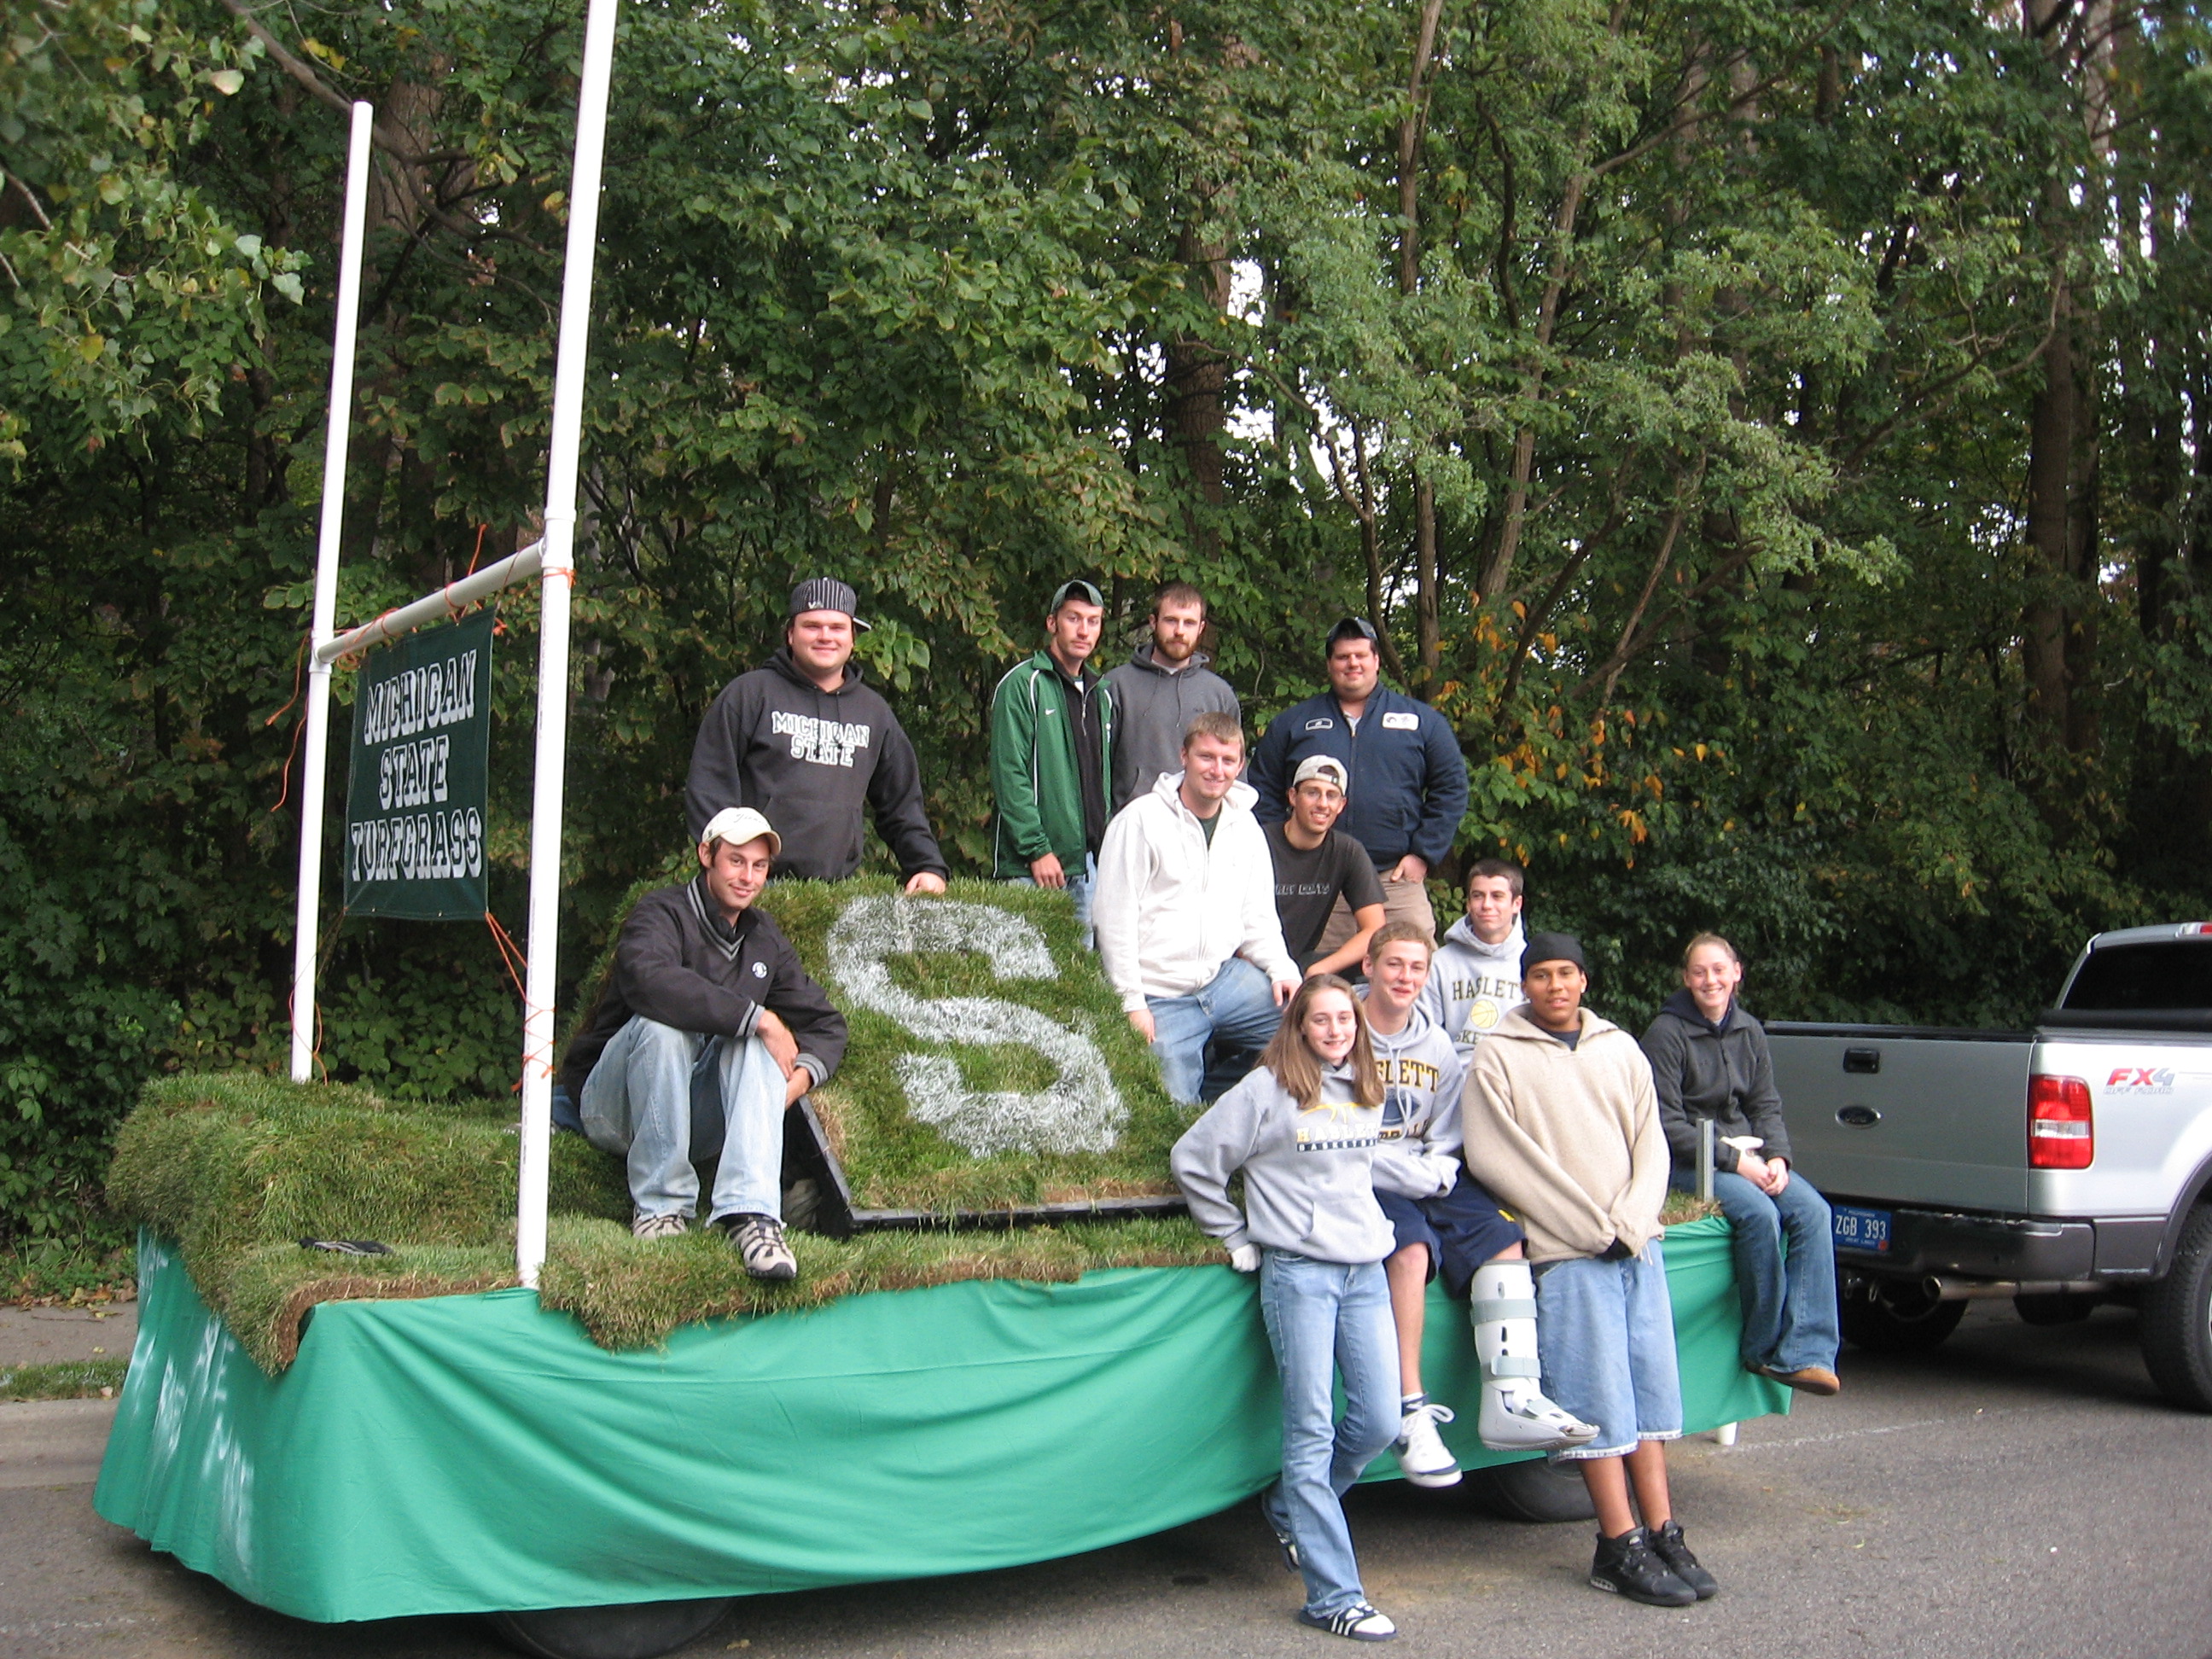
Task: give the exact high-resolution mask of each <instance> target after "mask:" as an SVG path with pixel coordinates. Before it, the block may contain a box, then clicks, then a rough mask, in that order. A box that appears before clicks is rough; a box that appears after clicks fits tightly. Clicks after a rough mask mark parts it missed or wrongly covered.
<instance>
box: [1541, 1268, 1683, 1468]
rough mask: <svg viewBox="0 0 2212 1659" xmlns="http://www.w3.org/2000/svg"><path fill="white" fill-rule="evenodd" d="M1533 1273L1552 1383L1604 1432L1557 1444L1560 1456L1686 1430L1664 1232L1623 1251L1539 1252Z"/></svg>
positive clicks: (1614, 1452) (1623, 1447)
mask: <svg viewBox="0 0 2212 1659" xmlns="http://www.w3.org/2000/svg"><path fill="white" fill-rule="evenodd" d="M1535 1274H1536V1357H1537V1360H1538V1363H1539V1364H1541V1366H1542V1367H1543V1371H1544V1392H1545V1393H1546V1394H1547V1395H1550V1396H1551V1398H1552V1400H1553V1403H1554V1404H1556V1405H1558V1406H1559V1407H1560V1408H1561V1409H1563V1410H1565V1411H1568V1412H1571V1413H1574V1415H1576V1416H1577V1417H1579V1418H1581V1419H1583V1422H1585V1423H1595V1424H1596V1425H1597V1438H1596V1439H1595V1440H1593V1441H1591V1442H1590V1443H1589V1444H1588V1445H1587V1446H1577V1447H1575V1448H1573V1449H1571V1450H1568V1451H1555V1452H1553V1454H1552V1458H1553V1462H1575V1461H1576V1460H1577V1459H1583V1458H1591V1457H1620V1456H1624V1455H1626V1454H1627V1453H1629V1452H1632V1451H1634V1450H1635V1449H1636V1447H1637V1443H1638V1442H1639V1441H1644V1440H1679V1439H1680V1438H1681V1436H1682V1381H1681V1377H1680V1374H1679V1373H1678V1372H1677V1371H1676V1370H1675V1366H1674V1304H1673V1303H1672V1302H1671V1301H1670V1300H1669V1299H1668V1295H1667V1262H1666V1259H1665V1257H1664V1256H1663V1255H1662V1254H1661V1252H1660V1249H1659V1241H1658V1240H1657V1239H1656V1238H1655V1239H1653V1240H1652V1241H1651V1242H1650V1243H1649V1244H1646V1245H1645V1246H1644V1251H1643V1254H1642V1255H1632V1256H1630V1257H1628V1258H1627V1259H1626V1261H1599V1260H1598V1259H1597V1258H1596V1257H1595V1256H1587V1255H1584V1256H1571V1257H1570V1258H1568V1259H1567V1260H1566V1261H1543V1262H1539V1263H1537V1264H1536V1267H1535Z"/></svg>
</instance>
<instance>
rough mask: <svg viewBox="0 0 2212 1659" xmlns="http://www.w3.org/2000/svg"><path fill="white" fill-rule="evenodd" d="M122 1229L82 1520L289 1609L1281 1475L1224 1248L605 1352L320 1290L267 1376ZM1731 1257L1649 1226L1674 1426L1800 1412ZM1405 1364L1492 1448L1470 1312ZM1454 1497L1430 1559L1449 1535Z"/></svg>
mask: <svg viewBox="0 0 2212 1659" xmlns="http://www.w3.org/2000/svg"><path fill="white" fill-rule="evenodd" d="M138 1240H139V1243H138V1274H139V1285H140V1292H139V1304H138V1305H139V1309H140V1312H139V1316H138V1342H137V1347H135V1348H134V1349H133V1350H132V1351H131V1372H130V1376H129V1377H128V1378H127V1379H126V1380H125V1383H124V1385H123V1398H122V1401H121V1402H120V1404H119V1406H118V1409H117V1412H116V1416H115V1427H114V1431H113V1432H112V1434H111V1435H110V1436H109V1437H108V1441H107V1455H106V1461H105V1462H103V1463H102V1464H101V1466H100V1485H99V1487H98V1488H97V1490H95V1492H94V1494H93V1506H94V1509H96V1510H98V1511H99V1512H100V1514H101V1515H102V1516H106V1518H107V1519H108V1520H110V1521H112V1522H115V1523H116V1524H117V1525H118V1526H122V1527H128V1528H131V1530H132V1531H134V1532H136V1533H137V1534H138V1535H139V1536H140V1537H142V1538H143V1539H145V1540H146V1541H148V1542H149V1543H150V1544H151V1545H153V1547H155V1549H157V1550H162V1551H166V1552H167V1553H169V1554H171V1555H173V1556H175V1557H176V1559H178V1560H179V1561H180V1562H182V1563H183V1564H184V1565H185V1566H188V1567H190V1568H191V1569H193V1570H194V1571H197V1572H204V1573H208V1574H210V1575H212V1576H213V1577H216V1578H218V1579H220V1580H222V1583H226V1584H228V1585H229V1586H230V1588H231V1589H234V1590H236V1591H237V1592H238V1593H239V1594H240V1595H243V1596H245V1597H246V1599H247V1600H248V1601H258V1602H259V1603H260V1604H261V1605H262V1606H263V1607H275V1608H276V1610H277V1611H279V1612H280V1613H290V1614H292V1615H293V1616H294V1617H295V1618H299V1619H314V1620H325V1621H332V1620H354V1619H392V1618H398V1617H401V1616H403V1615H414V1614H418V1613H484V1612H491V1611H495V1610H498V1609H501V1608H520V1607H580V1606H586V1605H600V1604H605V1603H609V1602H623V1601H674V1600H680V1599H682V1598H684V1597H686V1596H702V1595H759V1594H763V1593H764V1592H769V1591H776V1590H795V1589H811V1588H814V1587H816V1586H819V1585H824V1584H852V1583H864V1582H866V1581H867V1580H870V1579H891V1578H921V1577H933V1576H936V1575H939V1574H945V1573H964V1572H981V1571H989V1570H991V1569H994V1568H998V1567H1006V1566H1013V1565H1017V1564H1019V1563H1021V1562H1025V1561H1043V1560H1049V1559H1052V1558H1054V1557H1055V1556H1063V1555H1075V1554H1079V1553H1082V1552H1084V1551H1085V1550H1096V1549H1103V1548H1105V1547H1108V1546H1109V1545H1112V1544H1118V1543H1121V1542H1123V1541H1126V1540H1128V1539H1132V1538H1141V1537H1144V1536H1146V1534H1151V1533H1156V1532H1159V1531H1162V1530H1164V1529H1165V1528H1169V1527H1176V1526H1181V1525H1182V1523H1183V1522H1187V1521H1194V1520H1196V1519H1197V1518H1198V1517H1199V1516H1202V1515H1212V1513H1213V1512H1214V1511H1216V1510H1220V1509H1224V1508H1225V1507H1227V1506H1228V1505H1229V1504H1235V1503H1240V1502H1243V1501H1245V1500H1247V1499H1249V1498H1250V1497H1251V1496H1252V1494H1253V1493H1255V1492H1258V1491H1259V1490H1260V1488H1261V1487H1262V1486H1266V1485H1267V1482H1268V1481H1270V1480H1273V1478H1274V1476H1275V1473H1276V1471H1277V1469H1278V1468H1279V1467H1280V1465H1281V1459H1282V1446H1283V1417H1282V1395H1281V1392H1280V1388H1279V1384H1278V1383H1277V1382H1276V1380H1275V1363H1274V1359H1273V1357H1272V1356H1271V1354H1270V1353H1269V1352H1268V1348H1267V1333H1266V1331H1265V1330H1264V1329H1263V1328H1262V1327H1261V1318H1260V1306H1259V1287H1258V1285H1255V1283H1254V1282H1253V1281H1252V1280H1251V1279H1248V1278H1246V1277H1244V1276H1243V1274H1241V1273H1232V1272H1231V1271H1230V1269H1229V1267H1228V1265H1227V1264H1226V1263H1224V1264H1222V1265H1221V1266H1219V1267H1133V1268H1121V1269H1117V1270H1114V1271H1110V1272H1105V1273H1085V1275H1084V1276H1083V1277H1082V1278H1081V1279H1078V1280H1077V1281H1076V1282H1075V1283H1073V1284H1072V1285H1037V1284H1028V1283H1023V1282H1020V1281H1018V1280H1014V1279H975V1280H970V1281H969V1282H967V1283H964V1284H958V1285H939V1286H936V1287H934V1288H932V1289H927V1290H915V1291H878V1292H875V1293H872V1294H868V1295H861V1296H848V1297H843V1298H842V1300H839V1301H836V1302H833V1303H831V1304H829V1306H828V1307H826V1308H822V1309H817V1310H812V1311H810V1312H805V1313H780V1314H771V1315H767V1316H759V1317H754V1318H744V1317H738V1318H733V1319H718V1320H714V1321H711V1322H706V1323H702V1324H696V1325H687V1326H684V1328H682V1329H680V1330H678V1331H677V1332H676V1333H675V1334H673V1335H672V1336H671V1337H670V1338H669V1339H668V1341H667V1344H666V1346H663V1347H660V1348H647V1349H640V1350H637V1351H635V1352H628V1353H609V1352H606V1351H605V1350H604V1349H601V1348H595V1347H593V1346H592V1342H591V1340H590V1338H588V1337H586V1335H585V1334H584V1331H583V1328H582V1327H581V1326H580V1325H579V1324H577V1322H575V1321H574V1320H573V1319H571V1318H570V1317H568V1316H567V1315H566V1314H558V1313H550V1312H548V1311H546V1310H543V1309H541V1308H540V1307H539V1306H538V1297H537V1296H536V1294H535V1293H534V1292H532V1291H520V1290H507V1291H488V1292H486V1293H484V1294H482V1295H478V1296H441V1297H431V1298H428V1299H426V1300H423V1301H419V1302H366V1301H363V1302H325V1303H324V1304H322V1305H321V1306H320V1307H319V1308H317V1309H316V1310H315V1316H314V1318H313V1321H312V1322H310V1323H309V1324H308V1326H307V1334H306V1336H305V1338H304V1339H303V1340H301V1344H300V1357H299V1358H298V1359H296V1360H295V1361H294V1362H293V1364H292V1368H291V1369H290V1370H288V1371H286V1372H285V1373H284V1375H283V1376H281V1377H274V1378H272V1377H270V1376H267V1375H266V1374H264V1372H262V1371H261V1370H258V1368H257V1367H256V1366H255V1365H254V1364H253V1361H252V1359H250V1358H247V1357H246V1351H245V1350H244V1349H243V1348H241V1347H240V1346H239V1345H238V1343H237V1340H235V1339H234V1337H232V1335H231V1334H230V1333H229V1331H228V1329H226V1328H224V1327H223V1325H222V1322H221V1321H219V1320H218V1319H217V1318H216V1316H214V1315H213V1314H211V1313H210V1312H209V1311H208V1310H207V1307H206V1305H205V1304H204V1303H203V1302H202V1301H201V1300H200V1298H199V1295H198V1293H197V1291H196V1290H195V1289H194V1288H193V1285H192V1282H191V1277H190V1275H189V1274H188V1273H186V1272H185V1267H184V1264H183V1261H181V1259H180V1258H179V1255H178V1254H177V1249H176V1247H175V1246H174V1245H173V1244H172V1243H167V1242H166V1241H164V1240H162V1239H159V1238H157V1237H155V1236H154V1235H153V1234H151V1233H147V1232H141V1233H140V1234H139V1235H138ZM1729 1243H1730V1241H1729V1231H1728V1224H1727V1223H1725V1222H1724V1221H1722V1220H1721V1219H1720V1218H1718V1217H1715V1218H1712V1219H1711V1220H1707V1221H1697V1222H1692V1223H1691V1224H1690V1225H1687V1226H1683V1227H1670V1228H1668V1230H1667V1245H1666V1263H1667V1285H1668V1292H1669V1294H1670V1296H1671V1297H1672V1300H1673V1303H1674V1346H1675V1352H1676V1354H1677V1356H1678V1358H1679V1360H1680V1366H1681V1373H1682V1410H1683V1419H1684V1425H1685V1427H1686V1428H1687V1429H1688V1430H1689V1431H1691V1432H1692V1433H1695V1432H1696V1431H1699V1430H1701V1429H1711V1428H1714V1427H1717V1425H1720V1424H1723V1423H1733V1422H1737V1421H1740V1420H1741V1419H1747V1418H1753V1417H1758V1416H1760V1415H1762V1414H1764V1413H1767V1412H1786V1411H1787V1410H1789V1409H1790V1396H1789V1390H1788V1389H1784V1388H1783V1387H1782V1386H1781V1385H1780V1384H1778V1383H1771V1382H1769V1381H1768V1380H1767V1379H1766V1378H1765V1377H1761V1376H1753V1375H1752V1374H1751V1373H1750V1372H1749V1371H1747V1370H1744V1368H1743V1364H1742V1362H1741V1359H1739V1358H1737V1353H1736V1344H1737V1335H1738V1332H1739V1329H1740V1327H1739V1323H1738V1318H1737V1312H1736V1309H1737V1304H1738V1298H1737V1295H1736V1288H1735V1262H1734V1259H1733V1256H1732V1254H1731V1251H1730V1248H1729ZM278 1248H283V1249H289V1248H291V1247H289V1246H283V1247H278ZM659 1248H661V1249H678V1248H680V1242H679V1243H677V1244H670V1245H665V1246H661V1247H659ZM1421 1373H1422V1379H1423V1381H1424V1382H1425V1383H1427V1384H1428V1389H1429V1392H1430V1394H1431V1395H1432V1396H1433V1397H1434V1398H1436V1399H1437V1400H1439V1401H1443V1402H1444V1403H1446V1404H1448V1405H1449V1406H1450V1407H1452V1408H1453V1409H1454V1410H1455V1411H1456V1412H1457V1413H1459V1420H1458V1421H1457V1422H1456V1423H1455V1424H1453V1425H1450V1426H1449V1427H1447V1428H1446V1429H1445V1430H1444V1431H1443V1437H1444V1440H1445V1443H1447V1444H1449V1446H1450V1447H1451V1449H1452V1451H1453V1453H1454V1454H1455V1455H1456V1456H1457V1457H1458V1458H1459V1460H1460V1462H1462V1463H1463V1464H1466V1465H1468V1466H1469V1467H1474V1466H1476V1465H1480V1464H1488V1463H1498V1462H1510V1461H1513V1457H1512V1455H1510V1454H1504V1453H1498V1452H1492V1451H1486V1450H1485V1449H1484V1448H1483V1446H1482V1444H1481V1443H1480V1441H1479V1440H1477V1439H1476V1437H1475V1433H1474V1427H1475V1417H1476V1415H1477V1407H1478V1406H1479V1405H1480V1389H1481V1381H1482V1377H1481V1372H1480V1370H1478V1369H1477V1367H1476V1364H1475V1359H1474V1343H1473V1342H1472V1341H1471V1340H1469V1338H1468V1328H1467V1304H1465V1303H1463V1302H1461V1303H1453V1302H1449V1301H1447V1300H1446V1299H1445V1297H1444V1294H1443V1287H1442V1286H1441V1285H1434V1284H1432V1285H1430V1287H1429V1302H1428V1329H1427V1333H1426V1336H1425V1342H1424V1346H1423V1349H1422V1355H1421ZM1397 1472H1398V1471H1397V1465H1396V1463H1395V1461H1394V1460H1393V1459H1392V1458H1391V1457H1390V1456H1389V1454H1388V1453H1385V1454H1384V1455H1383V1457H1382V1458H1381V1459H1379V1460H1378V1461H1377V1462H1376V1466H1375V1467H1374V1468H1372V1469H1370V1471H1369V1472H1368V1474H1369V1478H1370V1479H1372V1480H1389V1479H1392V1478H1394V1477H1395V1475H1396V1474H1397ZM1446 1512H1447V1511H1444V1510H1438V1511H1437V1516H1438V1522H1437V1524H1438V1525H1439V1527H1440V1528H1443V1529H1442V1530H1440V1531H1439V1532H1438V1534H1437V1552H1438V1555H1437V1559H1446V1558H1447V1557H1449V1555H1450V1553H1452V1552H1454V1551H1460V1550H1464V1549H1465V1548H1466V1547H1467V1545H1466V1543H1465V1541H1464V1538H1463V1536H1462V1534H1459V1533H1457V1532H1455V1530H1454V1529H1452V1528H1448V1527H1443V1515H1444V1514H1445V1513H1446ZM1249 1524H1250V1525H1251V1526H1252V1527H1254V1528H1258V1526H1259V1524H1260V1522H1259V1517H1258V1516H1256V1515H1254V1516H1250V1517H1249ZM1586 1535H1587V1534H1585V1536H1586ZM1582 1547H1585V1548H1586V1547H1588V1546H1587V1544H1584V1545H1583V1546H1582ZM1409 1570H1410V1569H1409ZM1546 1571H1549V1570H1548V1569H1547V1570H1546ZM1295 1589H1296V1587H1295V1585H1286V1587H1285V1594H1286V1595H1294V1594H1295ZM1287 1606H1288V1603H1287V1602H1286V1603H1285V1607H1287Z"/></svg>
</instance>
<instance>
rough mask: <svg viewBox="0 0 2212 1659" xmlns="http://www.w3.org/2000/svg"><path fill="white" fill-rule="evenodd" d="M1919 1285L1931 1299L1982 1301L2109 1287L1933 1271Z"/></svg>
mask: <svg viewBox="0 0 2212 1659" xmlns="http://www.w3.org/2000/svg"><path fill="white" fill-rule="evenodd" d="M1920 1288H1921V1289H1922V1290H1923V1291H1924V1292H1926V1294H1927V1297H1928V1299H1929V1301H1931V1302H1979V1301H1984V1300H1992V1299H1996V1298H2001V1297H2015V1296H2099V1295H2101V1294H2103V1292H2104V1291H2106V1288H2107V1286H2106V1285H2104V1284H2102V1283H2101V1282H2100V1281H2099V1280H2097V1279H1954V1278H1952V1277H1951V1276H1950V1275H1949V1274H1948V1273H1930V1274H1929V1275H1928V1277H1927V1278H1925V1279H1922V1280H1921V1281H1920Z"/></svg>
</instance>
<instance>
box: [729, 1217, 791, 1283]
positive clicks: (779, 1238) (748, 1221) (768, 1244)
mask: <svg viewBox="0 0 2212 1659" xmlns="http://www.w3.org/2000/svg"><path fill="white" fill-rule="evenodd" d="M714 1225H716V1226H717V1227H720V1229H721V1230H722V1231H724V1232H726V1233H727V1234H728V1235H729V1236H730V1243H732V1245H734V1246H736V1248H737V1252H738V1255H739V1257H740V1258H742V1259H743V1261H744V1264H745V1271H746V1272H747V1273H750V1274H751V1275H752V1276H753V1277H754V1278H755V1279H796V1278H798V1277H799V1258H798V1257H796V1256H794V1255H792V1253H791V1246H790V1245H789V1244H788V1243H785V1242H784V1237H783V1223H781V1221H778V1220H777V1219H776V1218H775V1217H774V1216H766V1215H718V1216H716V1217H715V1218H714Z"/></svg>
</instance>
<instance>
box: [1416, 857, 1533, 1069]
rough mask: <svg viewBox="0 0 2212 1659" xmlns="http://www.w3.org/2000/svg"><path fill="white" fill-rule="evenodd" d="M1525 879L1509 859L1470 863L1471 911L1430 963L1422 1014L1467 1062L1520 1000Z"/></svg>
mask: <svg viewBox="0 0 2212 1659" xmlns="http://www.w3.org/2000/svg"><path fill="white" fill-rule="evenodd" d="M1524 887H1525V878H1524V877H1523V876H1522V873H1521V866H1519V865H1517V864H1512V863H1509V862H1507V861H1506V860H1504V859H1478V860H1475V862H1474V863H1473V864H1471V865H1469V866H1468V872H1467V914H1466V915H1464V916H1462V917H1461V918H1460V919H1459V920H1458V921H1455V922H1454V923H1452V925H1451V931H1450V932H1449V933H1446V934H1445V935H1444V942H1443V944H1442V945H1438V946H1437V954H1436V959H1435V960H1434V961H1433V962H1431V963H1430V964H1429V982H1428V983H1427V984H1426V985H1425V986H1424V987H1422V989H1421V1012H1422V1013H1423V1014H1424V1015H1425V1017H1426V1018H1427V1019H1428V1021H1429V1023H1430V1024H1432V1025H1434V1026H1436V1027H1437V1029H1438V1030H1441V1031H1443V1033H1444V1034H1445V1035H1446V1036H1449V1037H1450V1038H1451V1040H1452V1046H1453V1047H1454V1048H1457V1049H1458V1050H1459V1057H1460V1059H1461V1060H1466V1059H1467V1057H1468V1055H1469V1054H1473V1053H1474V1045H1475V1044H1476V1043H1478V1042H1480V1041H1481V1040H1482V1035H1483V1033H1484V1032H1486V1031H1488V1030H1492V1029H1494V1028H1495V1027H1496V1025H1497V1024H1498V1021H1499V1020H1501V1019H1503V1018H1504V1017H1505V1014H1506V1012H1507V1011H1508V1010H1510V1009H1511V1008H1514V1007H1516V1006H1519V1004H1520V1001H1521V951H1522V946H1523V945H1524V944H1525V943H1526V940H1525V939H1523V937H1522V932H1521V904H1522V893H1523V890H1524Z"/></svg>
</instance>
